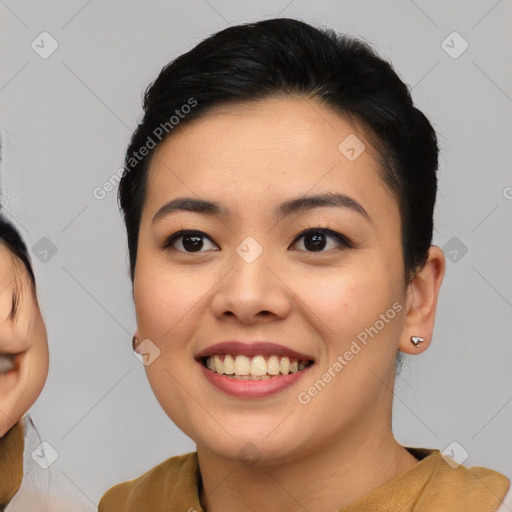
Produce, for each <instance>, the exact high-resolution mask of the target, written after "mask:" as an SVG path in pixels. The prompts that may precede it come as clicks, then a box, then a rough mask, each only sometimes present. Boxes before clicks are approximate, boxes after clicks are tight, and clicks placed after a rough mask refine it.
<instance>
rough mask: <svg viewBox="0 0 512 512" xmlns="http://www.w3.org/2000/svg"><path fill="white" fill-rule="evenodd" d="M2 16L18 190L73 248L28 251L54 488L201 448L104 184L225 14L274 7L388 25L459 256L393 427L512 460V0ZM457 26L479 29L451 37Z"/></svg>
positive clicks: (20, 220) (24, 226) (66, 10)
mask: <svg viewBox="0 0 512 512" xmlns="http://www.w3.org/2000/svg"><path fill="white" fill-rule="evenodd" d="M0 15H1V20H2V21H1V22H2V26H1V31H0V34H1V35H0V37H1V52H2V71H1V77H0V101H1V108H2V110H1V121H0V127H1V131H2V139H3V146H4V147H3V152H2V153H3V162H2V168H1V169H2V175H1V183H2V195H3V206H4V207H5V210H6V212H7V213H8V215H9V216H10V217H11V219H12V220H13V221H14V222H15V224H16V225H17V226H18V227H19V229H20V230H21V232H22V235H23V236H24V238H25V240H26V242H27V244H28V246H29V247H30V248H32V247H34V246H35V245H36V244H37V243H39V244H43V245H44V244H48V241H47V240H43V241H42V242H41V239H42V238H43V237H46V238H47V239H49V240H50V241H51V242H52V244H54V246H55V248H56V250H57V252H56V253H55V254H54V255H52V253H51V252H50V253H49V255H48V257H47V261H41V260H40V259H39V258H40V257H41V255H40V254H39V256H38V255H37V254H36V253H37V250H34V251H33V252H32V259H33V262H34V267H35V272H36V277H37V280H38V287H39V299H40V302H41V308H42V310H43V314H44V316H45V320H46V324H47V330H48V335H49V344H50V351H51V365H50V373H49V377H48V381H47V385H46V388H45V390H44V392H43V394H42V395H41V397H40V398H39V400H38V401H37V403H36V405H35V406H34V407H33V408H32V409H31V415H32V417H33V419H34V422H35V424H36V426H37V428H38V430H39V433H40V435H41V437H42V439H43V440H45V441H47V442H48V443H50V444H51V446H52V447H53V448H54V449H55V450H56V451H57V452H58V455H59V457H58V459H57V460H56V461H55V462H54V463H53V464H52V466H51V467H50V470H46V471H49V472H50V475H51V485H52V489H53V492H56V493H63V494H68V495H73V496H74V499H76V500H78V501H80V503H81V504H82V506H83V509H84V510H91V511H92V510H95V507H96V504H97V502H98V500H99V498H100V497H101V495H102V494H103V492H104V491H105V490H106V489H107V488H109V487H110V486H111V485H113V484H115V483H117V482H120V481H122V480H126V479H131V478H134V477H135V476H138V475H139V474H141V473H142V472H144V471H146V470H147V469H149V468H150V467H152V466H154V465H155V464H157V463H159V462H161V461H163V460H164V459H166V458H167V457H170V456H172V455H175V454H181V453H184V452H186V451H191V450H193V449H194V444H193V443H192V442H191V441H190V440H189V439H187V438H186V437H185V436H184V435H183V434H182V433H181V432H180V431H179V430H178V429H177V428H176V427H175V426H174V425H173V424H172V423H171V421H170V420H169V419H168V418H167V417H166V416H165V414H164V413H163V412H162V411H161V410H160V407H159V405H158V403H157V402H156V399H155V398H154V397H153V395H152V392H151V390H150V388H149V385H148V383H147V381H146V377H145V374H144V369H143V366H142V365H141V364H140V363H139V361H138V360H137V359H136V358H135V357H134V356H133V354H132V352H131V336H132V333H133V329H134V327H135V321H134V318H135V317H134V309H133V304H132V299H131V285H130V281H129V276H128V257H127V248H126V239H125V231H124V225H123V223H122V219H121V217H120V214H119V213H118V210H117V204H116V193H117V189H116V190H114V191H112V192H110V193H109V194H108V195H107V197H106V198H105V199H103V200H98V199H95V197H94V196H93V190H94V188H95V187H98V186H101V185H102V184H103V183H104V182H105V181H106V180H107V179H108V178H109V177H110V176H112V175H113V174H114V173H115V172H116V171H117V169H119V167H121V165H122V161H123V153H124V150H125V149H126V145H127V143H128V140H129V137H130V135H131V133H132V131H133V129H134V127H135V125H136V122H137V121H138V119H139V118H140V115H141V112H142V110H141V93H142V91H143V89H144V88H145V87H146V85H147V84H148V83H149V82H150V81H151V80H153V79H154V78H155V77H156V75H157V73H158V72H159V70H160V68H161V67H162V66H163V65H164V64H166V63H167V62H168V61H169V60H171V59H172V58H174V57H176V56H178V55H179V54H181V53H182V52H184V51H186V50H188V49H190V48H191V47H192V46H194V45H195V44H197V43H198V42H199V41H201V40H202V39H203V38H205V37H206V36H208V35H209V34H211V33H213V32H216V31H218V30H220V29H222V28H224V27H226V26H227V25H230V24H237V23H242V22H249V21H256V20H259V19H263V18H270V17H277V16H286V17H292V18H298V19H302V20H304V21H307V22H310V23H312V24H313V25H317V26H319V25H328V26H330V27H333V28H335V29H336V30H338V31H341V32H349V33H351V34H354V35H357V36H360V37H362V38H364V39H367V40H368V41H370V42H371V43H373V44H374V46H375V47H376V48H377V50H378V51H379V52H380V53H381V54H382V55H383V56H385V57H387V58H389V59H391V61H392V62H393V64H394V66H395V68H396V69H397V71H398V72H399V74H400V75H401V77H402V78H403V79H404V80H405V81H406V82H407V83H408V84H410V85H411V87H412V88H413V96H414V99H415V102H416V103H417V105H418V106H419V108H421V109H422V110H423V111H424V112H425V114H426V115H427V116H428V117H429V119H430V120H431V122H432V123H433V124H434V126H435V128H436V129H437V132H438V134H439V138H440V143H441V147H442V154H441V167H440V171H439V194H438V202H437V205H436V214H435V223H436V229H435V234H434V243H435V244H436V245H439V246H441V247H443V249H444V250H445V254H446V255H447V272H446V276H445V281H444V284H443V286H442V289H441V295H440V301H439V306H438V314H437V320H436V327H435V333H434V334H435V336H434V342H433V345H432V346H431V347H430V348H429V350H427V351H426V352H425V353H424V354H423V355H421V356H419V357H411V356H410V357H407V360H406V363H405V369H404V371H403V373H402V375H401V377H399V379H398V381H397V385H396V389H395V405H394V431H395V435H396V437H397V439H398V441H399V442H401V443H402V444H405V445H409V446H421V447H428V448H439V449H440V450H443V449H444V448H446V447H447V446H448V445H450V443H452V442H453V441H457V442H458V443H459V444H460V445H461V446H462V447H463V448H464V449H465V450H466V451H467V452H468V454H469V457H468V459H467V460H466V461H465V462H464V465H465V466H472V465H479V466H485V467H490V468H492V469H495V470H497V471H500V472H503V473H505V474H507V476H509V477H510V476H511V475H512V438H511V436H510V431H511V424H512V403H511V402H512V371H511V367H512V365H511V361H512V347H511V344H512V337H511V333H512V272H511V271H510V263H511V262H512V237H511V220H512V170H511V162H512V144H511V135H512V98H511V97H512V72H511V62H512V1H511V0H499V1H496V0H481V1H467V0H464V1H463V0H457V1H450V2H446V1H444V0H443V1H440V0H439V1H437V0H436V1H429V2H427V1H421V0H416V1H414V2H413V1H411V0H393V1H387V2H379V1H373V2H369V1H359V2H348V1H331V0H323V1H321V2H320V1H317V2H311V1H309V2H308V1H305V0H294V1H293V0H292V1H290V0H283V1H281V2H278V1H269V0H265V1H258V2H255V1H254V2H236V1H233V0H208V1H206V0H191V1H187V2H185V1H181V2H179V1H168V2H164V1H156V0H155V1H145V2H142V1H140V2H135V1H121V0H110V1H100V0H90V1H88V2H87V1H84V0H72V1H71V0H68V1H65V2H64V1H60V2H59V1H46V2H39V1H35V0H32V1H14V0H0ZM44 31H46V32H48V33H49V34H51V36H52V37H53V38H54V39H55V40H56V41H57V43H58V48H57V49H56V51H55V52H54V53H53V54H51V55H50V56H49V57H47V58H45V59H44V58H42V57H41V56H40V55H39V54H38V53H36V51H34V50H33V49H32V47H31V43H32V41H34V40H35V41H36V43H37V42H38V41H39V43H38V44H39V45H40V46H43V44H44V50H45V51H47V50H48V49H49V48H50V41H49V39H45V41H44V43H41V37H39V35H40V34H41V33H42V32H44ZM454 31H456V32H458V33H459V34H460V36H462V38H463V40H462V39H460V38H459V37H458V36H455V38H454V36H451V38H448V40H447V41H446V42H445V43H444V44H443V43H442V42H443V41H444V40H445V39H446V38H447V36H449V35H450V34H451V33H452V32H454ZM44 37H47V36H44ZM464 40H465V41H467V43H468V45H469V46H468V48H467V49H466V51H464V52H463V53H462V54H460V55H457V54H458V53H459V52H460V51H461V50H462V49H463V44H464ZM450 47H451V48H450ZM42 50H43V49H42V48H41V49H40V51H42ZM445 50H448V53H447V51H445ZM450 52H451V55H450V54H449V53H450ZM454 56H456V58H454ZM37 247H40V246H36V248H37ZM464 247H466V248H467V253H465V254H463V252H464V251H463V249H464ZM450 258H451V259H453V261H451V260H450ZM43 259H44V258H43ZM41 471H44V470H41Z"/></svg>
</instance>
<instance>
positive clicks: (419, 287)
mask: <svg viewBox="0 0 512 512" xmlns="http://www.w3.org/2000/svg"><path fill="white" fill-rule="evenodd" d="M445 267H446V260H445V257H444V253H443V251H442V249H441V248H440V247H438V246H437V245H431V246H430V249H429V255H428V260H427V262H426V264H425V266H424V268H423V269H422V270H421V271H420V272H419V273H418V274H417V275H416V277H415V278H414V279H413V280H412V281H411V283H410V284H409V286H408V288H407V297H406V307H405V321H404V328H403V331H402V335H401V337H400V341H399V343H398V350H401V351H402V352H405V353H406V354H413V355H414V354H421V353H422V352H424V351H425V350H426V349H427V348H428V347H429V346H430V343H431V342H432V333H433V331H434V320H435V316H436V307H437V298H438V295H439V289H440V288H441V283H442V281H443V277H444V272H445ZM411 336H421V337H422V338H424V340H425V341H423V342H422V343H421V344H420V345H419V346H418V347H415V346H414V345H413V344H412V342H411Z"/></svg>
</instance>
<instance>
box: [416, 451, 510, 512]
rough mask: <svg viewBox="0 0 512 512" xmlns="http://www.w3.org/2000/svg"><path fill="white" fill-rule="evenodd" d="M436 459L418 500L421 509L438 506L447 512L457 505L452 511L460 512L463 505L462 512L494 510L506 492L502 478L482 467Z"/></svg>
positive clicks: (506, 484)
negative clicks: (431, 505)
mask: <svg viewBox="0 0 512 512" xmlns="http://www.w3.org/2000/svg"><path fill="white" fill-rule="evenodd" d="M436 456H437V459H438V464H437V468H436V470H435V472H434V474H433V475H432V478H431V479H430V480H429V482H428V485H427V486H426V488H425V489H424V491H425V492H424V493H423V495H422V497H421V498H420V499H421V500H424V504H425V505H427V504H430V503H432V504H433V503H436V504H439V505H441V504H442V505H444V506H446V507H447V508H446V510H450V506H451V507H452V509H453V506H454V504H455V503H457V504H460V505H457V506H458V507H459V508H457V506H455V510H459V509H460V510H463V509H462V508H460V506H461V505H462V502H463V503H464V507H465V508H464V510H465V512H472V511H475V512H480V511H482V512H483V511H488V512H492V511H496V510H498V508H499V506H500V505H501V504H502V502H503V499H504V497H505V495H506V494H507V492H508V491H509V489H510V481H509V479H508V478H507V477H506V476H505V475H503V474H502V473H499V472H497V471H494V470H493V469H490V468H486V467H481V466H471V467H466V466H463V465H459V464H457V463H456V462H455V461H454V460H453V459H451V458H450V457H447V456H444V455H442V454H441V453H438V454H436ZM427 509H428V508H427ZM442 510H444V508H442Z"/></svg>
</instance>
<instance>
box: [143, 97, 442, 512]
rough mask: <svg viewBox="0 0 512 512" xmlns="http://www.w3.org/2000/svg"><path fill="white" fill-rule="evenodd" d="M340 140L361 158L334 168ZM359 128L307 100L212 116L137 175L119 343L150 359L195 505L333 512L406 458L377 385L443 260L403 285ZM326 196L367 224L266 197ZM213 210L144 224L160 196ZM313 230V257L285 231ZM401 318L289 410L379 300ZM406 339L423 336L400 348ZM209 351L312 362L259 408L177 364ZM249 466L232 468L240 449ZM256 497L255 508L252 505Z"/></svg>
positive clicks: (429, 301)
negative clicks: (214, 205) (126, 317)
mask: <svg viewBox="0 0 512 512" xmlns="http://www.w3.org/2000/svg"><path fill="white" fill-rule="evenodd" d="M350 134H356V135H357V136H358V137H359V139H360V140H362V141H363V142H364V144H365V145H366V150H365V151H364V152H363V153H362V154H361V155H360V156H359V157H358V158H357V159H356V160H354V161H349V160H348V159H347V158H346V157H345V156H344V155H343V154H342V153H341V152H340V151H339V150H338V146H339V144H340V143H341V142H342V141H343V140H344V139H345V138H346V137H347V136H348V135H350ZM376 157H377V155H376V152H375V150H374V149H372V147H371V144H370V142H369V141H368V140H367V138H366V137H365V134H364V132H363V131H362V130H361V129H360V128H358V126H356V125H355V124H353V123H352V124H351V123H349V122H348V120H346V119H344V118H343V117H341V116H340V115H339V114H337V113H335V112H333V111H331V110H329V109H328V108H326V107H324V106H322V105H320V104H319V103H317V102H315V101H314V100H310V99H305V98H301V97H288V98H279V99H265V100H262V101H259V102H251V103H243V104H239V105H236V106H233V105H231V106H229V107H223V108H220V109H216V110H215V111H212V112H211V113H210V114H209V115H208V116H207V117H204V118H202V119H200V120H196V121H194V122H193V123H190V124H187V125H185V126H183V128H182V129H181V130H180V131H176V132H173V135H172V136H171V137H169V138H168V139H166V140H165V141H164V142H163V143H161V144H160V145H159V147H158V148H157V149H156V152H155V154H154V156H153V158H152V161H151V164H150V168H149V179H148V188H147V195H146V200H145V203H144V206H143V212H142V217H141V224H140V231H139V239H138V253H137V262H136V268H135V276H134V283H133V285H134V286H133V296H134V301H135V308H136V315H137V330H136V333H135V334H136V336H137V337H138V339H139V340H143V339H150V340H151V341H152V342H153V343H154V344H155V345H156V346H157V347H158V348H159V350H160V351H161V352H160V355H159V357H157V358H156V359H155V360H154V361H153V362H152V363H151V364H149V365H148V366H146V372H147V376H148V379H149V382H150V384H151V387H152V389H153V391H154V393H155V396H156V397H157V399H158V401H159V402H160V404H161V406H162V408H163V409H164V411H165V412H166V413H167V414H168V416H169V417H170V418H171V419H172V420H173V421H174V422H175V423H176V425H177V426H178V427H179V428H180V429H181V430H183V432H185V433H186V434H187V435H188V436H189V437H190V438H191V439H193V440H194V441H195V442H196V444H197V451H198V457H199V464H200V470H201V475H202V480H203V486H204V488H203V491H202V492H201V501H202V503H203V506H204V507H205V508H206V509H207V510H208V511H209V512H212V511H213V512H217V511H219V512H220V511H223V512H230V511H232V510H233V511H234V510H238V509H239V508H240V504H241V503H244V507H245V508H247V507H249V508H248V509H249V510H256V509H258V510H265V511H269V512H272V511H276V512H277V511H282V510H290V511H299V510H300V511H303V510H304V509H305V510H311V511H315V510H322V511H330V510H332V511H334V510H339V509H340V508H341V507H344V506H347V505H348V504H350V503H353V502H354V501H356V500H357V499H358V498H360V497H362V496H364V495H365V494H367V493H369V492H370V491H372V490H374V489H376V488H377V487H379V486H381V485H383V484H384V483H386V482H388V481H389V480H391V479H392V478H394V477H396V476H397V475H398V474H400V473H402V472H403V471H406V470H408V469H410V468H411V467H413V466H414V464H416V463H417V462H418V461H417V460H416V459H415V458H414V457H413V456H412V455H411V454H409V453H408V452H407V451H406V450H405V448H403V447H402V446H401V445H400V444H399V443H398V442H397V441H396V440H395V439H394V437H393V434H392V429H391V406H392V398H393V395H392V389H393V385H394V379H395V359H396V354H397V351H398V350H401V351H403V352H406V353H409V354H419V353H421V352H423V351H424V350H425V349H427V348H428V346H429V344H430V342H431V338H432V331H433V327H434V317H435V310H436V304H437V298H438V292H439V288H440V286H441V282H442V279H443V276H444V269H445V259H444V256H443V253H442V250H441V249H440V248H439V247H437V246H432V247H431V248H430V252H429V260H428V262H427V264H426V266H425V267H424V268H423V269H422V270H421V272H419V274H418V275H417V277H416V278H415V279H414V280H413V281H412V282H411V283H406V282H405V281H404V278H403V275H404V269H403V258H402V247H401V242H400V215H399V211H398V205H397V202H396V199H395V197H394V196H393V194H392V193H391V192H390V190H389V189H387V188H386V186H385V185H384V182H383V181H382V179H381V177H380V171H379V167H378V164H377V160H376ZM329 192H339V193H343V194H346V195H349V196H350V197H352V198H354V199H356V200H357V201H358V202H359V203H361V204H362V205H363V207H364V208H365V209H366V211H367V212H368V214H369V215H370V217H371V220H372V222H368V221H367V220H365V218H364V217H363V216H362V215H360V214H358V213H357V212H354V211H352V210H350V209H348V208H339V207H333V206H330V207H321V208H316V209H314V210H310V211H304V212H300V213H297V214H294V215H291V216H289V217H285V218H284V219H282V220H281V221H279V222H277V221H276V220H275V219H274V217H273V210H274V208H275V207H276V206H277V205H278V204H280V203H281V202H283V201H285V200H287V199H291V198H295V197H300V196H304V195H306V194H308V195H312V194H317V193H329ZM179 196H191V197H195V198H202V199H208V200H213V201H216V202H219V203H221V204H222V205H223V206H225V207H226V208H228V209H229V211H230V212H231V214H230V216H227V217H224V216H221V215H213V216H208V215H205V214H199V213H196V212H186V211H180V212H178V213H173V214H171V215H169V216H167V217H164V218H162V219H161V220H159V221H157V222H156V223H154V224H152V222H151V220H152V218H153V216H154V214H155V212H156V211H157V210H158V209H159V208H160V207H161V206H162V205H163V204H164V203H166V202H167V201H169V200H170V199H173V198H176V197H179ZM311 227H313V228H317V227H321V228H327V227H328V228H329V229H331V230H333V231H336V232H338V233H341V234H343V235H345V236H346V237H348V238H349V239H350V240H352V241H357V245H356V247H355V248H344V247H343V246H342V245H340V243H339V242H338V241H337V240H336V239H334V238H332V237H330V236H328V235H326V238H325V243H326V244H327V245H326V246H325V248H324V249H323V250H322V252H314V250H313V249H311V245H305V239H304V237H301V238H297V236H298V235H299V234H300V233H301V232H302V231H303V230H304V229H307V228H311ZM181 229H186V230H199V231H202V232H204V233H205V234H206V236H205V237H204V238H203V241H204V245H203V247H202V248H201V250H200V252H190V249H189V252H187V250H186V248H185V247H184V246H183V245H182V242H183V238H181V239H178V240H177V241H176V242H175V243H174V247H175V250H174V251H173V250H172V249H170V248H169V249H167V250H162V249H161V245H162V244H163V243H164V241H165V240H166V239H167V238H168V237H169V236H170V235H171V234H173V233H175V232H177V231H179V230H181ZM247 236H251V237H253V238H254V239H255V240H257V242H258V243H259V244H260V246H261V247H262V248H263V252H262V254H261V255H260V256H259V257H258V258H257V259H256V260H255V261H254V262H253V263H251V264H248V263H247V262H246V261H244V259H242V258H241V257H240V256H239V255H238V254H237V252H236V250H235V249H236V248H237V246H238V245H239V244H240V243H241V242H242V241H243V240H244V239H245V238H246V237H247ZM395 302H398V303H400V304H401V305H402V310H401V312H400V313H399V314H397V315H396V316H395V317H394V319H393V320H391V321H389V322H388V323H386V325H385V327H384V328H383V329H382V330H380V331H379V333H378V335H377V336H375V337H374V338H373V339H371V338H370V341H369V343H368V344H367V346H365V347H364V348H363V349H362V350H361V351H360V352H359V353H358V354H357V356H356V357H354V358H353V360H352V361H350V363H349V364H348V365H347V366H346V367H345V368H344V369H343V370H342V371H341V372H340V373H339V374H338V375H337V376H336V377H335V378H333V379H332V381H331V382H330V383H329V384H328V385H327V386H326V387H325V388H324V389H323V390H322V391H321V392H320V393H318V395H317V396H315V397H314V398H312V399H311V401H310V402H309V403H308V404H307V405H304V404H301V403H299V401H298V400H297V396H298V393H299V392H301V391H304V390H307V389H308V388H309V387H310V386H311V385H312V384H313V383H314V382H315V381H317V380H318V379H319V378H321V376H322V374H323V373H324V372H325V371H326V370H327V369H328V368H329V367H331V366H332V364H333V362H334V361H336V358H337V356H338V355H339V354H343V353H344V352H345V351H346V350H348V349H349V347H350V345H351V343H352V341H353V340H354V339H356V338H357V335H358V334H359V333H360V332H361V331H363V330H364V329H365V327H369V326H372V325H374V324H375V322H376V320H378V319H379V315H381V314H383V313H385V312H386V311H387V310H388V309H389V308H390V307H391V306H392V304H393V303H395ZM411 336H423V337H424V338H425V341H424V343H422V344H421V345H420V347H419V348H415V347H414V346H413V345H412V344H411V342H410V337H411ZM224 340H241V341H246V342H247V341H251V340H271V341H274V342H276V343H280V344H282V345H285V346H287V347H290V348H293V349H295V350H297V351H299V352H301V353H305V354H309V355H311V356H312V357H313V358H314V359H315V361H316V364H315V365H314V366H313V367H312V368H310V370H309V373H308V375H307V376H304V377H302V378H301V379H300V380H299V382H297V383H296V384H294V385H293V386H291V387H288V388H286V389H285V390H282V391H280V392H279V393H277V394H275V395H273V396H270V397H267V398H260V399H241V398H234V397H232V396H228V395H226V394H224V393H223V392H221V391H219V390H218V389H216V388H214V387H213V386H212V385H211V384H209V382H208V381H207V380H206V379H205V377H204V376H203V375H202V372H201V371H200V368H198V365H197V363H196V362H195V360H194V354H196V353H197V352H199V351H200V350H202V349H204V348H206V347H208V346H210V345H212V344H214V343H217V342H220V341H224ZM247 442H251V443H252V444H253V445H255V447H256V449H257V451H258V453H259V457H261V458H260V459H259V460H258V461H257V463H256V464H255V465H253V466H252V467H248V466H246V465H244V464H243V463H242V462H241V461H240V459H239V450H241V449H242V447H243V446H244V445H245V444H246V443H247ZM269 496H271V497H272V498H271V499H269Z"/></svg>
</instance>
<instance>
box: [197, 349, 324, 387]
mask: <svg viewBox="0 0 512 512" xmlns="http://www.w3.org/2000/svg"><path fill="white" fill-rule="evenodd" d="M201 362H202V363H203V366H205V367H206V368H208V370H210V371H211V372H213V373H217V374H219V375H223V376H225V377H228V378H230V379H234V380H256V381H257V380H268V379H275V378H278V377H282V376H283V375H289V374H291V373H299V372H301V371H303V370H304V369H305V368H307V367H309V366H311V365H312V364H313V363H314V362H313V361H311V360H307V359H297V358H294V357H287V356H277V355H266V356H265V355H256V356H253V357H247V356H244V355H241V354H238V355H235V354H214V355H211V356H208V357H202V358H201Z"/></svg>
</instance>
